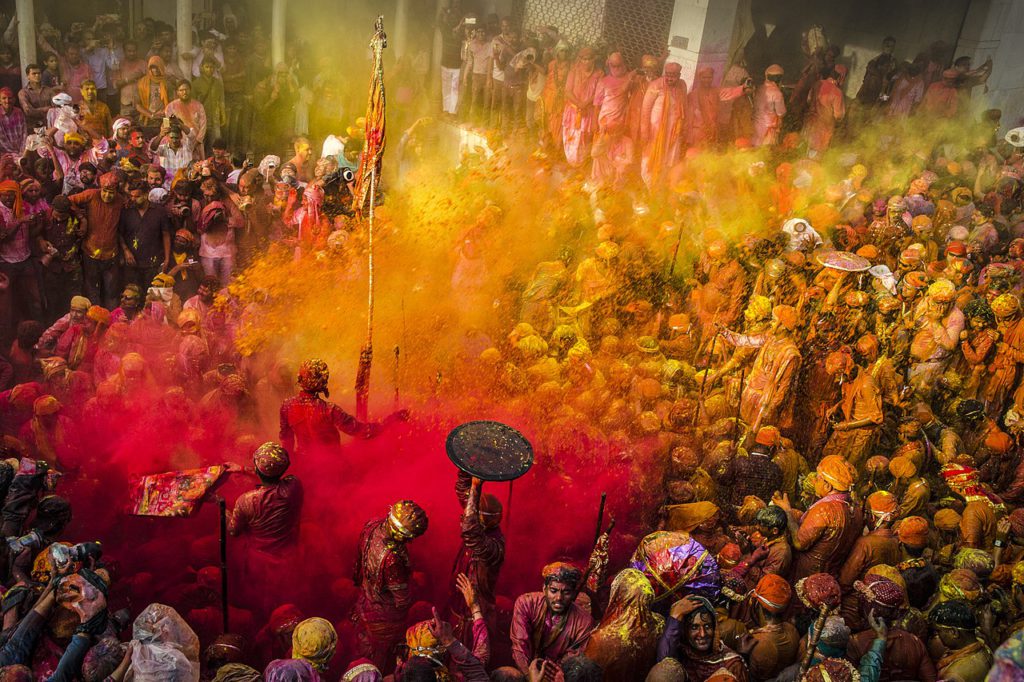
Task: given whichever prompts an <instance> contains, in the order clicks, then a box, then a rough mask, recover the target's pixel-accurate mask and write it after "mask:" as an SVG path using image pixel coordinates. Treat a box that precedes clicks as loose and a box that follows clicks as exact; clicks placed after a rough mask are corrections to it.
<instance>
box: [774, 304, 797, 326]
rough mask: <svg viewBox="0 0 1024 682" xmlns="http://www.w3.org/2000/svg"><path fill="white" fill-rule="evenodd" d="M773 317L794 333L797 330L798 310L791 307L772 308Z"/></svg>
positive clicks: (779, 306)
mask: <svg viewBox="0 0 1024 682" xmlns="http://www.w3.org/2000/svg"><path fill="white" fill-rule="evenodd" d="M772 317H774V318H775V319H776V320H778V321H779V323H780V324H782V326H783V327H785V328H786V329H788V330H790V331H793V330H794V329H796V324H797V320H798V316H797V312H796V308H794V307H793V306H791V305H777V306H775V307H774V308H772Z"/></svg>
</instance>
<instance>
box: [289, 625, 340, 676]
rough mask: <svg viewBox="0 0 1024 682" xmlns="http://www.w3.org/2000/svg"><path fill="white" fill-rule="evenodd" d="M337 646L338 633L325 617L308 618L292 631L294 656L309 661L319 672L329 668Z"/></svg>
mask: <svg viewBox="0 0 1024 682" xmlns="http://www.w3.org/2000/svg"><path fill="white" fill-rule="evenodd" d="M337 646H338V633H337V632H336V631H335V630H334V626H333V625H331V623H330V621H328V620H325V619H323V618H307V619H306V620H304V621H302V622H301V623H299V624H298V625H297V626H295V631H294V632H292V656H294V657H295V658H299V659H302V660H304V661H309V664H310V665H312V666H313V668H315V669H316V670H317V672H324V671H325V670H327V666H328V665H330V663H331V658H333V657H334V650H335V648H337Z"/></svg>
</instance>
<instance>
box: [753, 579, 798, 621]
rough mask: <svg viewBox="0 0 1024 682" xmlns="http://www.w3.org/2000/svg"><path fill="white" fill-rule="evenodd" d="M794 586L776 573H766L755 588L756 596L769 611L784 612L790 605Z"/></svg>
mask: <svg viewBox="0 0 1024 682" xmlns="http://www.w3.org/2000/svg"><path fill="white" fill-rule="evenodd" d="M792 596H793V588H792V587H790V586H789V582H788V581H787V580H786V579H785V578H783V577H781V576H778V575H775V574H774V573H766V574H765V575H764V576H763V577H762V578H761V579H760V580H759V581H758V582H757V587H755V588H754V598H756V599H757V601H758V602H759V603H760V604H761V607H762V608H763V609H765V610H766V611H768V612H769V613H782V612H783V611H785V610H786V607H787V606H789V600H790V598H792Z"/></svg>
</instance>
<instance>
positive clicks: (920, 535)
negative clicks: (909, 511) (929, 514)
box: [896, 516, 928, 547]
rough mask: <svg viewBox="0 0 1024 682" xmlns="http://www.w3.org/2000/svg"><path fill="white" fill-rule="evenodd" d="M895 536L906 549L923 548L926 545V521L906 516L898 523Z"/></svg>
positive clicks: (921, 518) (922, 518) (918, 517)
mask: <svg viewBox="0 0 1024 682" xmlns="http://www.w3.org/2000/svg"><path fill="white" fill-rule="evenodd" d="M896 535H897V537H899V540H900V542H902V543H903V544H904V545H906V546H907V547H925V546H926V545H927V544H928V520H927V519H926V518H924V517H923V516H908V517H907V518H905V519H903V520H902V521H900V525H899V527H898V528H897V529H896Z"/></svg>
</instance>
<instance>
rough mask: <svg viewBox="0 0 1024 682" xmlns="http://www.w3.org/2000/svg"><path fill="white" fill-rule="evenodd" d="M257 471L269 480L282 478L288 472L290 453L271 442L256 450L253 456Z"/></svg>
mask: <svg viewBox="0 0 1024 682" xmlns="http://www.w3.org/2000/svg"><path fill="white" fill-rule="evenodd" d="M252 460H253V464H254V465H255V466H256V471H257V472H259V473H261V474H263V475H264V476H266V477H267V478H280V477H281V476H283V475H284V472H285V471H287V470H288V465H289V464H290V463H291V460H290V459H289V458H288V451H287V450H285V449H284V448H283V447H281V446H280V445H279V444H277V443H275V442H273V441H269V442H267V443H264V444H263V445H261V446H259V447H258V448H256V452H254V453H253V455H252Z"/></svg>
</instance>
